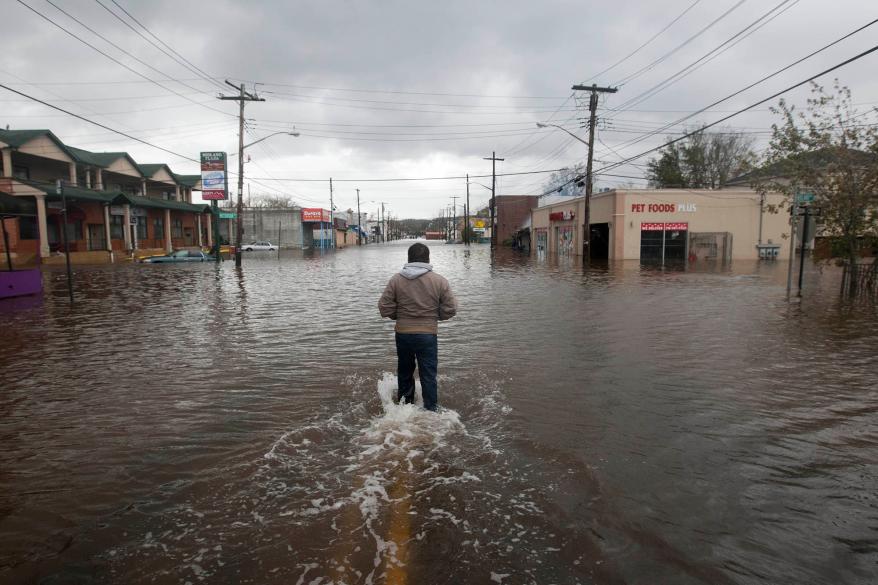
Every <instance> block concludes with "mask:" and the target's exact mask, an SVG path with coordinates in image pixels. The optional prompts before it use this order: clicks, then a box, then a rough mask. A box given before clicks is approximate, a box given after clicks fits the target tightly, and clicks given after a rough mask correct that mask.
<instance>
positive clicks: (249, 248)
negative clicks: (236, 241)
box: [241, 242, 277, 252]
mask: <svg viewBox="0 0 878 585" xmlns="http://www.w3.org/2000/svg"><path fill="white" fill-rule="evenodd" d="M241 248H242V249H243V250H244V251H245V252H253V251H259V250H268V251H270V252H274V251H275V250H277V246H273V245H272V244H271V242H250V243H249V244H244V245H243V246H241Z"/></svg>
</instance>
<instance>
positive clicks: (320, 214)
mask: <svg viewBox="0 0 878 585" xmlns="http://www.w3.org/2000/svg"><path fill="white" fill-rule="evenodd" d="M302 221H303V222H308V221H311V222H314V221H318V222H319V221H326V222H329V221H332V218H331V217H330V213H329V210H328V209H321V208H319V207H306V208H302Z"/></svg>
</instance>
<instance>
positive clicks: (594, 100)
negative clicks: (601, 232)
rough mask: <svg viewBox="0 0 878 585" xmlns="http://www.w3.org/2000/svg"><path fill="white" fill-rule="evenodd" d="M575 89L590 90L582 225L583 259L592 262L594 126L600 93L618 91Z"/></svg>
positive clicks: (610, 88)
mask: <svg viewBox="0 0 878 585" xmlns="http://www.w3.org/2000/svg"><path fill="white" fill-rule="evenodd" d="M571 89H572V90H574V91H589V92H591V95H590V96H589V100H588V111H589V116H588V163H587V164H586V166H585V214H584V215H585V217H584V218H583V226H582V261H583V262H585V263H586V264H588V263H589V262H591V193H592V190H593V189H594V176H593V175H592V171H591V168H592V159H593V158H594V127H595V120H596V119H597V109H598V94H599V93H616V92H617V91H619V90H618V89H617V88H615V87H598V86H597V85H574V86H573V87H572V88H571Z"/></svg>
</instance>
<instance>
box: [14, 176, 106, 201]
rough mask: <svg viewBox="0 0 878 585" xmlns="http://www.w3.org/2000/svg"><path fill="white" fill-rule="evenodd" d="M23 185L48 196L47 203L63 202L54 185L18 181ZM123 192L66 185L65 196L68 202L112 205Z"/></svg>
mask: <svg viewBox="0 0 878 585" xmlns="http://www.w3.org/2000/svg"><path fill="white" fill-rule="evenodd" d="M18 180H19V181H21V182H22V183H25V184H27V185H30V186H31V187H35V188H37V189H39V190H40V191H42V192H43V193H45V194H46V201H61V195H59V194H58V190H57V188H56V187H55V185H54V184H52V183H41V182H38V181H25V180H22V179H18ZM121 194H122V193H121V191H95V190H93V189H86V188H85V187H74V186H72V185H64V196H65V197H66V198H67V200H68V201H94V202H96V203H112V202H113V199H114V198H116V197H117V196H119V195H121Z"/></svg>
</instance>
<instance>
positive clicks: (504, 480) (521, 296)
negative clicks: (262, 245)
mask: <svg viewBox="0 0 878 585" xmlns="http://www.w3.org/2000/svg"><path fill="white" fill-rule="evenodd" d="M432 253H433V263H434V265H435V267H436V269H437V271H439V272H440V273H442V274H444V275H446V276H447V277H448V278H449V280H450V281H451V283H452V286H453V288H454V290H455V292H456V293H457V296H458V299H459V302H460V312H459V315H458V317H457V318H456V319H454V320H453V321H451V322H449V323H447V324H445V325H444V326H443V327H442V329H441V332H440V374H441V377H440V385H439V393H440V405H441V406H443V407H444V409H443V410H442V411H441V412H440V413H438V414H433V413H429V412H426V411H423V410H421V409H419V408H416V407H412V406H396V405H394V404H393V403H392V401H391V400H390V397H391V393H392V391H393V389H394V388H395V381H394V370H395V353H394V349H393V334H392V325H391V324H390V322H387V321H384V322H383V321H381V319H380V318H379V317H378V314H377V308H376V303H377V299H378V296H379V295H380V293H381V290H382V289H383V286H384V284H385V282H386V280H387V278H388V277H389V276H390V275H391V274H392V273H393V272H394V271H395V270H397V269H398V268H399V267H400V266H401V265H402V263H403V262H404V256H405V243H402V242H400V243H394V244H388V245H384V246H368V247H364V248H362V249H348V250H343V251H339V252H337V253H327V254H324V255H321V254H319V253H317V254H309V253H301V252H289V253H284V255H283V256H282V257H281V258H280V259H278V258H277V257H276V256H274V255H273V254H269V255H263V256H248V257H247V258H246V260H245V264H244V267H243V270H241V271H236V270H235V269H234V266H233V264H232V263H228V262H227V263H224V264H223V265H222V266H219V267H217V266H216V265H213V264H203V265H202V264H198V265H127V264H126V265H116V266H106V267H82V268H77V269H76V296H77V300H76V303H75V304H74V305H73V306H72V307H71V306H70V305H69V303H68V301H67V298H66V288H65V281H64V272H63V270H53V271H47V272H46V273H45V284H46V288H47V292H46V296H45V299H43V300H41V301H24V302H22V301H16V302H11V301H7V302H3V303H0V331H2V335H0V349H2V351H0V380H2V388H0V444H2V449H0V582H2V583H4V584H5V583H49V584H60V583H64V584H67V583H77V584H79V583H125V584H136V583H192V584H197V583H253V584H291V585H304V584H310V585H317V584H323V585H325V584H329V583H335V584H342V583H344V584H348V585H352V584H355V583H375V584H381V583H387V584H404V583H408V584H446V583H447V584H460V583H476V584H491V583H501V584H503V585H510V584H525V583H528V584H530V583H533V584H538V585H547V584H553V583H554V584H559V585H561V584H563V585H568V584H576V583H580V584H587V583H600V584H603V583H606V584H621V583H629V584H644V585H645V584H677V583H679V584H689V583H692V584H721V585H722V584H755V583H766V584H785V583H790V584H803V583H807V584H823V583H825V584H853V583H862V584H867V583H875V582H876V581H878V327H876V325H878V311H876V309H875V307H874V305H869V304H868V303H854V304H850V305H849V304H845V303H843V302H840V301H839V299H838V293H837V289H838V274H837V272H835V271H834V270H833V269H826V270H823V271H817V270H814V269H811V270H810V272H809V274H808V275H807V278H806V287H807V289H806V295H805V297H804V299H803V300H802V301H801V302H800V303H799V302H794V303H789V302H787V300H786V299H785V290H784V285H785V282H786V271H785V266H783V265H777V266H775V265H758V264H756V263H746V262H737V263H734V264H732V265H731V266H730V267H713V268H711V267H703V268H700V269H696V270H689V271H674V270H664V271H663V270H656V269H649V268H642V267H640V266H638V265H636V264H627V263H626V264H620V265H614V266H610V267H608V268H603V269H601V268H597V269H593V270H591V271H588V272H583V270H582V269H581V268H580V267H579V266H578V265H577V264H576V263H575V262H564V261H561V262H556V261H552V260H548V261H539V260H531V259H529V258H522V257H519V256H516V255H515V254H513V253H508V252H502V253H499V254H498V257H497V259H496V261H495V263H494V265H493V266H492V265H491V262H490V256H489V254H488V250H487V249H486V248H485V247H484V246H474V247H473V248H472V249H471V250H466V249H465V248H464V247H462V246H455V245H444V244H436V245H432Z"/></svg>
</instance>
